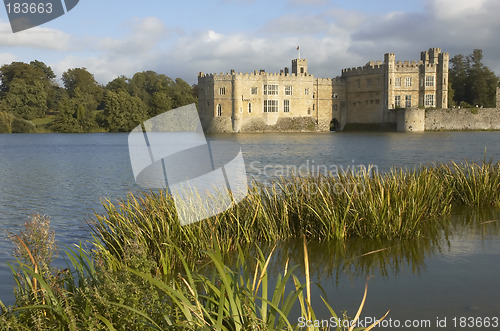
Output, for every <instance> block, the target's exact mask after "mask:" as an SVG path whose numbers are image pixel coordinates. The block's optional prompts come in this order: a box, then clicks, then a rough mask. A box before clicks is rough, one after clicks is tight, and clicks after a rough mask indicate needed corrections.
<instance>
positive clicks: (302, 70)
mask: <svg viewBox="0 0 500 331" xmlns="http://www.w3.org/2000/svg"><path fill="white" fill-rule="evenodd" d="M292 74H293V75H296V76H302V75H307V60H306V59H294V60H292Z"/></svg>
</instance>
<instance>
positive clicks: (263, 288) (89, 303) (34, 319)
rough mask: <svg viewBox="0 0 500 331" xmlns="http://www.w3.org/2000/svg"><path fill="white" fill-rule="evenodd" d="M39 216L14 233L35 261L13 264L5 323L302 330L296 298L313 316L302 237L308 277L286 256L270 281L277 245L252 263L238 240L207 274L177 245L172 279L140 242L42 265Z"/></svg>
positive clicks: (6, 326)
mask: <svg viewBox="0 0 500 331" xmlns="http://www.w3.org/2000/svg"><path fill="white" fill-rule="evenodd" d="M39 220H42V218H36V217H35V218H34V221H33V222H31V223H29V224H28V223H27V224H28V225H29V226H30V227H29V228H28V227H27V229H26V231H24V232H23V233H22V234H20V235H19V236H17V238H18V241H17V245H18V247H20V248H22V251H23V252H24V253H26V254H27V256H28V260H31V261H32V263H31V264H26V263H23V262H22V261H21V260H20V259H18V260H17V263H16V264H15V265H13V266H12V271H13V275H14V279H15V280H16V284H17V286H16V305H15V306H14V307H9V308H7V307H6V306H5V305H3V303H1V301H0V307H1V309H2V313H1V314H0V327H1V328H2V330H75V331H76V330H228V331H229V330H235V331H237V330H298V329H299V325H298V317H297V316H295V320H294V317H293V316H290V312H291V311H292V308H293V307H294V305H299V306H300V315H299V316H302V317H304V318H307V319H308V320H311V319H315V314H314V309H313V307H312V303H311V280H310V277H309V259H308V253H307V245H306V240H305V238H304V239H303V243H304V244H303V248H304V268H305V283H302V282H301V281H300V280H299V279H298V278H297V277H296V276H295V274H294V271H295V270H296V269H297V268H298V267H299V266H290V267H288V263H287V265H286V267H285V270H284V271H283V272H282V273H279V275H278V276H277V280H276V283H273V285H272V286H271V284H270V282H269V275H268V266H269V262H270V260H271V257H272V254H273V252H271V253H270V254H269V255H268V256H264V254H263V253H262V251H261V250H260V249H259V248H258V246H257V247H256V249H257V251H258V255H257V257H256V259H255V261H250V263H249V260H248V258H247V257H246V255H245V254H244V253H243V251H242V250H241V248H239V247H238V258H237V263H236V266H235V267H234V268H229V267H228V266H227V265H226V264H224V262H223V260H224V259H223V257H222V254H221V251H220V250H218V249H216V250H214V251H208V252H207V256H208V257H209V260H210V263H211V265H213V273H212V274H211V275H210V276H206V274H202V273H199V272H197V271H196V270H194V269H192V268H190V267H189V265H188V263H187V262H186V260H185V259H184V258H182V252H181V251H180V250H179V248H177V247H174V250H176V251H177V253H178V254H179V256H180V257H181V258H180V260H181V264H182V266H183V272H182V273H179V274H174V275H173V277H172V278H171V279H168V280H167V279H165V278H164V277H158V276H156V275H155V274H154V273H151V269H149V267H150V265H148V264H147V261H148V258H147V255H145V254H144V252H143V251H140V250H135V251H134V253H135V255H134V256H133V257H132V259H133V260H134V261H128V262H129V265H128V266H124V265H122V266H121V268H120V269H119V270H115V271H111V270H110V268H109V267H108V266H106V265H105V264H103V263H102V261H100V260H99V257H98V255H93V254H92V253H90V252H88V251H85V250H84V249H82V247H81V245H80V246H77V247H76V248H74V249H70V248H68V249H66V250H65V253H66V255H67V260H68V261H69V263H70V266H68V269H64V270H60V271H57V272H55V271H54V272H41V271H40V270H39V269H38V268H37V265H38V264H39V263H40V262H43V261H38V260H37V259H33V256H37V254H36V253H35V251H36V250H37V249H38V248H40V247H46V245H45V244H44V243H43V242H40V241H39V240H35V241H30V239H32V238H37V239H40V238H43V237H46V238H48V239H50V238H51V234H50V231H48V230H49V229H48V228H47V227H46V226H45V227H44V228H45V229H46V230H47V231H42V232H40V233H37V232H36V228H34V227H31V225H33V224H36V222H37V221H39ZM45 220H46V218H45ZM40 224H41V225H47V224H48V223H47V222H45V223H40ZM32 230H35V231H32ZM42 241H43V240H42ZM28 242H31V243H34V244H33V245H31V244H26V243H28ZM49 246H51V247H52V244H50V245H49ZM273 250H274V249H273ZM45 251H47V250H45ZM47 259H48V260H50V256H48V257H47ZM37 261H38V262H37ZM162 263H163V264H164V265H165V264H166V261H163V262H162ZM251 265H255V267H251ZM320 289H321V287H320ZM366 293H367V287H365V293H364V296H363V299H362V301H361V304H360V307H359V309H358V312H357V313H356V316H355V317H354V321H355V320H356V319H357V318H359V315H360V313H361V310H362V309H363V306H364V303H365V300H366ZM321 299H322V300H323V302H324V304H325V305H326V307H327V309H328V310H329V312H330V314H331V316H332V317H335V318H338V316H337V314H336V313H335V312H334V311H333V309H332V307H331V306H330V304H328V302H327V301H326V300H325V299H324V298H323V296H322V297H321ZM387 313H389V312H387ZM387 313H386V315H385V316H387ZM385 316H383V317H382V319H383V318H385ZM340 318H341V319H347V318H348V317H347V314H344V315H342V316H340ZM349 320H351V321H352V320H353V319H352V318H349ZM372 327H374V325H373V326H370V327H368V328H366V330H370V329H371V328H372ZM315 329H316V328H315ZM337 330H341V328H337ZM349 330H352V328H350V329H349Z"/></svg>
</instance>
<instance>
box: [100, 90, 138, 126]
mask: <svg viewBox="0 0 500 331" xmlns="http://www.w3.org/2000/svg"><path fill="white" fill-rule="evenodd" d="M102 116H103V120H102V121H103V122H104V125H105V126H106V128H108V129H109V130H110V131H112V132H128V131H131V130H132V129H133V128H135V127H136V126H137V125H139V124H140V123H141V122H143V121H144V120H146V119H147V118H148V112H147V106H146V104H144V102H143V101H142V100H141V99H140V98H138V97H135V96H131V95H130V94H128V93H127V92H125V91H119V92H112V91H109V92H107V93H106V96H105V98H104V111H103V113H102Z"/></svg>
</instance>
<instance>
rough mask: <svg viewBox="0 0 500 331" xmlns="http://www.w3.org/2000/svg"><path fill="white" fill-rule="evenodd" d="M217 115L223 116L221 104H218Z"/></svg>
mask: <svg viewBox="0 0 500 331" xmlns="http://www.w3.org/2000/svg"><path fill="white" fill-rule="evenodd" d="M217 116H219V117H220V116H222V106H221V104H218V105H217Z"/></svg>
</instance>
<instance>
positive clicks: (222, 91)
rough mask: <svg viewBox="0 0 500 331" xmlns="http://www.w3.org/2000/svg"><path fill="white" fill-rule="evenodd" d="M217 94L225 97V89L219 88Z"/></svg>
mask: <svg viewBox="0 0 500 331" xmlns="http://www.w3.org/2000/svg"><path fill="white" fill-rule="evenodd" d="M219 94H220V95H225V94H226V88H225V87H219Z"/></svg>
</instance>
